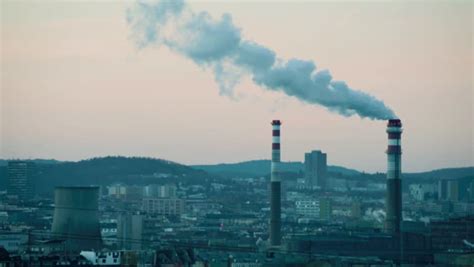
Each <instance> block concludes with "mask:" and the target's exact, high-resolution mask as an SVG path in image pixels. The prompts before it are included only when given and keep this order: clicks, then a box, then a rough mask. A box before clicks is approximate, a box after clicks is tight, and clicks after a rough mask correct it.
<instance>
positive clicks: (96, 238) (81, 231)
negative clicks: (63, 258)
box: [51, 187, 102, 251]
mask: <svg viewBox="0 0 474 267" xmlns="http://www.w3.org/2000/svg"><path fill="white" fill-rule="evenodd" d="M98 201H99V187H56V189H55V191H54V218H53V226H52V229H51V238H53V239H62V240H65V241H66V248H67V250H69V251H79V250H90V249H97V248H100V247H101V245H102V239H101V234H100V225H99V204H98Z"/></svg>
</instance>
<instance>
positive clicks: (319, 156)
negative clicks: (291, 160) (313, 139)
mask: <svg viewBox="0 0 474 267" xmlns="http://www.w3.org/2000/svg"><path fill="white" fill-rule="evenodd" d="M304 175H305V182H306V184H308V185H309V186H310V187H311V188H315V187H319V188H323V189H325V188H326V185H327V181H326V180H327V155H326V153H323V152H321V151H319V150H314V151H311V152H309V153H306V154H305V155H304Z"/></svg>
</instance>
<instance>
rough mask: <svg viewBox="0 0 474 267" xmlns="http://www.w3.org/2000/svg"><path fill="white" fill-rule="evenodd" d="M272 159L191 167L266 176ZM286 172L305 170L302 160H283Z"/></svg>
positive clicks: (342, 171) (334, 169)
mask: <svg viewBox="0 0 474 267" xmlns="http://www.w3.org/2000/svg"><path fill="white" fill-rule="evenodd" d="M270 165H271V161H270V160H251V161H244V162H239V163H222V164H216V165H193V166H191V167H193V168H196V169H200V170H204V171H206V172H208V173H214V174H218V175H222V176H265V175H267V174H269V172H270ZM281 166H282V170H283V171H284V172H303V171H304V165H303V163H301V162H297V161H294V162H282V165H281ZM328 171H329V172H332V173H340V174H343V175H349V176H350V175H358V174H360V172H359V171H356V170H353V169H348V168H344V167H340V166H328Z"/></svg>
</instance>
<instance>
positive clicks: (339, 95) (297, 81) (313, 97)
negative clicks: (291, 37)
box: [127, 0, 395, 120]
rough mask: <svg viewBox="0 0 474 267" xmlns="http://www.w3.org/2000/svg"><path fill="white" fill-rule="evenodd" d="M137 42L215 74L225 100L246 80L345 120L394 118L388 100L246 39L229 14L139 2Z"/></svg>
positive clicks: (134, 22)
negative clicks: (216, 15) (246, 77)
mask: <svg viewBox="0 0 474 267" xmlns="http://www.w3.org/2000/svg"><path fill="white" fill-rule="evenodd" d="M127 21H128V23H129V25H130V27H131V29H132V38H133V40H134V41H135V42H136V43H137V45H138V46H139V47H146V46H149V45H158V46H160V45H164V46H166V47H168V48H169V49H171V50H172V51H174V52H176V53H179V54H181V55H184V56H185V57H187V58H189V59H191V60H192V61H194V62H195V63H196V64H198V65H200V66H202V67H204V68H209V69H211V70H212V71H213V73H214V77H215V80H216V82H217V83H218V85H219V89H220V93H221V94H222V95H227V96H232V94H233V88H234V87H235V86H236V85H237V84H238V83H239V81H240V78H241V77H242V76H243V75H250V76H251V78H252V80H253V82H254V83H255V84H257V85H259V86H262V87H264V88H267V89H269V90H274V91H281V92H284V93H285V94H287V95H289V96H293V97H296V98H298V99H299V100H301V101H303V102H306V103H310V104H319V105H322V106H324V107H326V108H327V109H329V110H330V111H333V112H337V113H339V114H341V115H344V116H352V115H355V114H357V115H359V116H360V117H364V118H370V119H383V120H385V119H390V118H394V117H395V114H394V113H393V111H392V110H391V109H390V108H388V107H387V106H386V105H385V104H384V103H383V101H381V100H378V99H376V98H375V97H373V96H371V95H369V94H367V93H365V92H362V91H359V90H355V89H352V88H350V87H349V86H348V85H347V84H346V83H345V82H343V81H335V80H333V78H332V76H331V73H330V72H329V71H327V70H317V69H316V65H315V63H314V62H313V61H311V60H301V59H294V58H293V59H289V60H283V59H280V58H278V57H277V56H276V54H275V52H274V51H272V50H271V49H269V48H267V47H264V46H262V45H259V44H258V43H256V42H253V41H250V40H245V39H243V38H242V35H241V30H240V29H239V28H238V27H236V26H235V25H234V24H233V22H232V17H231V16H230V15H229V14H224V15H222V16H221V17H220V18H219V19H213V18H212V17H211V16H210V15H209V13H207V12H199V13H195V12H193V11H192V10H191V9H190V8H189V7H187V6H186V4H185V3H184V1H183V0H169V1H168V0H165V1H161V2H158V3H149V2H146V3H145V2H138V3H137V4H135V5H134V6H133V7H132V8H130V9H129V10H128V13H127Z"/></svg>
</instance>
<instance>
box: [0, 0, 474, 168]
mask: <svg viewBox="0 0 474 267" xmlns="http://www.w3.org/2000/svg"><path fill="white" fill-rule="evenodd" d="M190 5H191V7H192V8H193V9H194V10H195V11H208V12H210V13H211V15H212V16H213V17H216V18H219V17H220V16H221V14H223V13H225V12H228V13H229V14H231V15H232V18H233V22H234V23H235V25H237V26H238V27H240V28H241V29H242V34H243V36H245V37H246V38H247V39H249V40H254V41H256V42H258V43H261V44H264V45H265V46H268V47H271V48H272V49H275V51H276V52H277V53H278V54H279V55H282V56H284V57H285V58H287V59H290V58H293V57H296V58H302V59H311V60H314V61H315V62H316V64H317V66H318V68H319V69H329V70H330V71H331V73H332V75H333V77H334V78H335V79H336V80H344V81H346V82H347V83H348V84H349V85H350V86H352V87H354V88H358V89H360V90H362V91H364V92H366V93H369V94H371V95H374V96H375V97H377V98H378V99H381V100H383V101H384V102H385V103H386V104H387V105H388V106H390V107H391V108H393V109H394V111H395V112H396V114H397V115H399V117H400V118H401V119H402V121H403V124H404V137H403V142H404V143H403V149H404V151H403V152H404V155H403V170H404V171H407V172H411V171H424V170H430V169H436V168H443V167H462V166H472V165H474V162H473V160H474V159H473V139H474V138H473V137H474V136H473V132H472V122H473V117H472V116H473V114H472V101H473V97H474V95H473V93H472V62H473V61H472V60H473V55H472V23H471V22H472V19H473V17H472V3H469V2H456V3H454V4H450V3H446V2H437V3H427V2H420V3H406V2H402V3H370V4H369V3H361V2H354V3H352V2H351V3H349V4H347V3H345V4H344V7H343V4H342V3H334V4H333V3H321V2H318V3H297V4H294V5H292V4H291V3H277V4H268V3H247V2H245V3H233V4H224V3H203V2H191V3H190ZM130 6H131V3H116V4H112V3H78V2H74V3H64V2H48V3H46V4H39V3H28V4H26V3H24V2H20V3H16V2H2V59H1V61H2V69H3V70H2V76H3V77H2V84H1V87H2V90H1V91H2V108H1V112H2V114H1V118H2V134H1V144H2V146H1V151H0V152H1V157H0V158H5V159H6V158H55V159H58V160H80V159H85V158H90V157H96V156H106V155H125V156H150V157H158V158H163V159H168V160H172V161H176V162H180V163H184V164H206V163H207V164H208V163H223V162H238V161H246V160H252V159H262V158H266V159H269V158H270V156H271V155H270V154H269V152H268V150H269V147H268V141H269V138H268V135H269V130H268V127H269V123H270V122H271V120H272V119H281V120H282V123H283V125H284V127H285V131H284V133H283V135H282V137H281V142H282V147H283V149H284V153H283V155H282V161H303V159H304V153H305V152H307V151H310V150H313V149H318V150H323V151H325V152H327V153H328V155H329V158H330V159H329V162H328V164H329V165H342V166H345V167H351V168H355V169H359V170H364V171H372V172H373V171H384V170H385V168H386V162H385V157H386V156H385V154H384V152H385V148H386V133H385V126H386V121H383V120H382V121H372V120H368V119H360V118H359V117H357V116H352V117H348V118H347V117H343V116H340V115H337V114H335V113H331V112H328V111H327V110H326V109H325V108H322V107H321V106H315V105H309V104H303V103H302V102H300V101H298V100H296V99H295V98H292V97H288V96H286V95H284V94H282V93H277V92H272V91H267V90H264V89H262V88H260V87H258V86H256V85H254V84H252V83H251V81H250V79H248V78H245V79H244V80H243V81H242V82H241V83H240V84H238V85H237V87H236V94H235V95H234V97H233V98H229V97H225V96H220V95H219V89H218V85H217V83H216V82H215V81H214V77H213V76H212V73H211V72H210V71H206V70H204V69H203V68H200V67H196V66H195V65H194V64H193V63H192V62H191V61H190V60H188V59H185V58H184V57H182V56H179V55H176V54H174V53H172V52H171V51H169V49H167V48H164V47H147V48H144V49H138V48H137V47H136V46H135V44H134V43H133V41H132V40H130V29H129V26H128V25H127V22H126V19H125V16H126V10H127V8H130ZM86 11H87V12H86ZM330 17H336V18H341V19H340V20H337V19H336V20H330V19H328V18H330ZM328 21H331V23H328ZM308 25H311V27H308ZM26 40H28V41H26ZM440 107H441V108H440ZM441 111H442V112H441ZM211 151H212V153H210V152H211ZM354 159H357V160H354Z"/></svg>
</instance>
